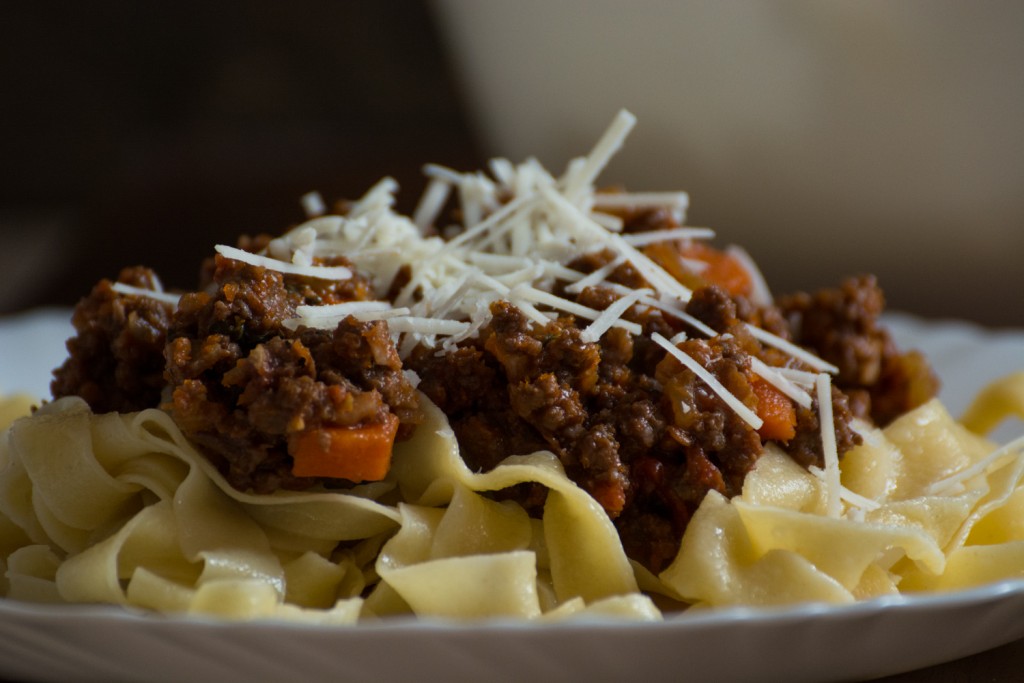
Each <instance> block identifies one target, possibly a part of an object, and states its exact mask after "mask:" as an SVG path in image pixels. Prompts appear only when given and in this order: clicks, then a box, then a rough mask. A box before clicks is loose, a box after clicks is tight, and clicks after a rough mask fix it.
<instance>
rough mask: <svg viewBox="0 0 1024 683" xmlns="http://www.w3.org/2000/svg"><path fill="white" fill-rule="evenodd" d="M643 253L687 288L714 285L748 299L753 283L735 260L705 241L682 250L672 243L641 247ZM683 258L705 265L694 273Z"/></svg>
mask: <svg viewBox="0 0 1024 683" xmlns="http://www.w3.org/2000/svg"><path fill="white" fill-rule="evenodd" d="M643 252H644V254H646V255H647V256H648V257H649V258H650V259H651V260H652V261H654V262H655V263H657V264H658V265H659V266H661V267H662V268H664V269H665V271H666V272H668V274H669V275H671V276H672V277H674V278H675V279H677V280H679V281H680V282H681V283H683V284H684V285H686V286H687V287H689V288H691V289H696V288H698V287H701V286H703V285H706V284H715V285H718V286H719V287H721V288H722V289H724V290H725V291H726V292H728V293H729V294H732V295H738V296H750V294H751V292H752V291H753V289H754V281H753V279H752V278H751V276H750V273H749V272H747V269H746V268H745V267H744V266H743V264H742V263H740V261H739V259H737V258H736V257H735V256H733V255H732V254H728V253H726V252H724V251H721V250H719V249H715V248H714V247H712V246H711V245H709V244H707V243H705V242H690V243H688V244H685V245H684V246H682V247H679V246H676V245H675V244H673V243H672V242H657V243H655V244H651V245H648V246H646V247H644V249H643ZM687 259H689V260H693V261H700V262H702V263H704V264H706V265H705V266H704V267H702V268H701V269H700V270H699V271H697V270H694V269H693V268H692V267H691V266H690V265H688V264H687V263H686V260H687Z"/></svg>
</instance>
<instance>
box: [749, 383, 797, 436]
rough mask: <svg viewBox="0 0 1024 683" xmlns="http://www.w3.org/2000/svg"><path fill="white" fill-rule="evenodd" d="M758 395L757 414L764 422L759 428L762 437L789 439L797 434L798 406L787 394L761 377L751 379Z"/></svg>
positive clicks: (758, 431)
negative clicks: (796, 406)
mask: <svg viewBox="0 0 1024 683" xmlns="http://www.w3.org/2000/svg"><path fill="white" fill-rule="evenodd" d="M750 384H751V386H752V387H753V389H754V394H756V395H757V410H756V411H755V412H756V413H757V416H758V417H759V418H761V420H762V422H763V424H762V425H761V428H760V429H758V430H757V433H758V434H760V436H761V438H762V439H765V440H768V439H771V440H774V441H789V440H790V439H792V438H793V437H794V436H796V408H795V407H794V405H793V401H791V400H790V399H789V398H788V397H787V396H786V395H785V394H783V393H782V392H781V391H779V390H778V389H776V388H775V387H773V386H772V385H771V384H769V383H768V382H766V381H765V380H763V379H761V378H760V377H757V376H756V375H755V376H752V377H751V381H750Z"/></svg>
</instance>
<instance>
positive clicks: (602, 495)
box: [590, 481, 626, 518]
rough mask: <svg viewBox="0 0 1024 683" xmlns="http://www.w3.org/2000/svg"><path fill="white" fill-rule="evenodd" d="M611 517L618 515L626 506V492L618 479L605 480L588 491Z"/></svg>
mask: <svg viewBox="0 0 1024 683" xmlns="http://www.w3.org/2000/svg"><path fill="white" fill-rule="evenodd" d="M590 495H591V496H593V498H594V500H596V501H597V502H598V503H599V504H600V505H601V507H603V508H604V509H605V511H606V512H607V513H608V514H609V516H611V517H613V518H614V517H618V516H619V513H621V512H622V508H624V507H625V506H626V492H625V490H623V488H622V482H620V481H605V482H601V483H599V484H597V485H595V486H594V488H593V490H592V491H591V492H590Z"/></svg>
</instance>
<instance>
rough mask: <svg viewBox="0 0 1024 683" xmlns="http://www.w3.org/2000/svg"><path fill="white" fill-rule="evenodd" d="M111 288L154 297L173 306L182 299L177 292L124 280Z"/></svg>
mask: <svg viewBox="0 0 1024 683" xmlns="http://www.w3.org/2000/svg"><path fill="white" fill-rule="evenodd" d="M111 289H113V290H114V291H115V292H117V293H118V294H125V295H127V296H144V297H146V298H149V299H153V300H155V301H159V302H161V303H165V304H170V305H172V306H177V305H178V301H179V300H180V299H181V297H180V296H179V295H177V294H171V293H169V292H164V291H162V290H155V289H145V288H143V287H135V286H134V285H127V284H125V283H123V282H115V283H114V284H113V285H112V286H111Z"/></svg>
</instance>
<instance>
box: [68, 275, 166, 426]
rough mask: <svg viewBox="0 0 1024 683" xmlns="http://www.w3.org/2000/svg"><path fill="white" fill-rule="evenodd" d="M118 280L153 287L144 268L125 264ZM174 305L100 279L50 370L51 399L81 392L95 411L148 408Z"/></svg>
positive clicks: (160, 383)
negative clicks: (56, 364) (127, 292)
mask: <svg viewBox="0 0 1024 683" xmlns="http://www.w3.org/2000/svg"><path fill="white" fill-rule="evenodd" d="M118 282H121V283H124V284H127V285H132V286H134V287H139V288H142V289H157V288H158V280H157V277H156V275H155V274H154V273H153V271H151V270H149V269H148V268H143V267H134V268H125V269H124V270H122V271H121V274H120V276H119V277H118ZM173 312H174V307H173V306H172V305H171V304H167V303H163V302H160V301H158V300H156V299H153V298H150V297H146V296H135V295H125V294H120V293H118V292H116V291H115V290H114V289H113V283H112V282H111V281H110V280H103V281H101V282H100V283H99V284H97V285H96V286H95V287H93V290H92V292H91V293H90V294H89V296H87V297H85V298H84V299H82V300H81V301H80V302H79V303H78V305H77V306H76V307H75V310H74V313H73V315H72V318H71V323H72V325H73V326H74V328H75V336H74V337H72V338H71V339H69V340H68V342H67V348H68V354H69V355H68V358H67V360H66V361H64V364H63V365H61V366H60V367H59V368H57V369H56V370H55V371H54V379H53V382H52V383H51V385H50V390H51V392H52V394H53V397H54V398H60V397H62V396H80V397H82V398H83V399H85V400H86V402H88V403H89V405H90V406H91V407H92V409H93V410H94V411H95V412H97V413H105V412H110V411H118V412H122V413H126V412H133V411H137V410H142V409H144V408H153V407H155V406H157V405H158V404H159V403H160V393H161V391H162V390H163V387H164V378H163V372H164V356H163V349H164V342H165V340H166V337H167V329H168V327H169V326H170V323H171V316H172V314H173Z"/></svg>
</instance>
